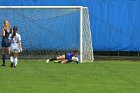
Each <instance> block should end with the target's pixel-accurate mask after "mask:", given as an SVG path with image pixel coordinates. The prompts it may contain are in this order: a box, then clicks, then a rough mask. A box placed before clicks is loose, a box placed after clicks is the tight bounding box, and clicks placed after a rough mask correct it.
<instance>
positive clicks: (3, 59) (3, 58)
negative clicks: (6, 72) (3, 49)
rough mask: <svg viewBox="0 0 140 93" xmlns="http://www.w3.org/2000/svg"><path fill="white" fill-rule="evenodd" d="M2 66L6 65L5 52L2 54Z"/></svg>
mask: <svg viewBox="0 0 140 93" xmlns="http://www.w3.org/2000/svg"><path fill="white" fill-rule="evenodd" d="M1 66H6V65H5V54H2V65H1Z"/></svg>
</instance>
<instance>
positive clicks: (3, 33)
mask: <svg viewBox="0 0 140 93" xmlns="http://www.w3.org/2000/svg"><path fill="white" fill-rule="evenodd" d="M2 36H5V30H4V28H2Z"/></svg>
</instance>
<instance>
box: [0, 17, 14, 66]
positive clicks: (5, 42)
mask: <svg viewBox="0 0 140 93" xmlns="http://www.w3.org/2000/svg"><path fill="white" fill-rule="evenodd" d="M11 33H12V29H11V28H10V23H9V22H8V20H5V21H4V27H3V28H2V42H1V45H2V65H1V66H6V64H5V59H6V58H5V51H6V49H8V54H10V48H9V47H10V42H9V40H8V37H9V35H10V34H11Z"/></svg>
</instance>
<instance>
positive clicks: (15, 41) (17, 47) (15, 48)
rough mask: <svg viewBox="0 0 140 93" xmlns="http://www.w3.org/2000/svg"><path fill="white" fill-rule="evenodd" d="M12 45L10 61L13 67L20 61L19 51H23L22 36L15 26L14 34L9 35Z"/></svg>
mask: <svg viewBox="0 0 140 93" xmlns="http://www.w3.org/2000/svg"><path fill="white" fill-rule="evenodd" d="M9 41H10V42H11V45H10V62H11V67H14V68H15V67H16V65H17V62H18V53H19V52H22V46H21V36H20V35H19V34H18V33H17V27H16V26H14V27H13V32H12V34H10V35H9Z"/></svg>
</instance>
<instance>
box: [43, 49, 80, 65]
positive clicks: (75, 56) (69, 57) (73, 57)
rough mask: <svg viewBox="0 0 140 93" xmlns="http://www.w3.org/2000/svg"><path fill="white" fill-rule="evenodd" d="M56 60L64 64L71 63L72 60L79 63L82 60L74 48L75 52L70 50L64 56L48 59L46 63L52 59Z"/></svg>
mask: <svg viewBox="0 0 140 93" xmlns="http://www.w3.org/2000/svg"><path fill="white" fill-rule="evenodd" d="M55 60H58V63H63V64H66V63H69V62H72V61H74V62H76V63H78V62H79V61H80V57H79V55H78V51H77V50H74V51H73V52H68V53H66V54H65V55H62V56H58V57H55V58H51V59H47V60H46V63H49V62H50V61H55Z"/></svg>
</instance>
